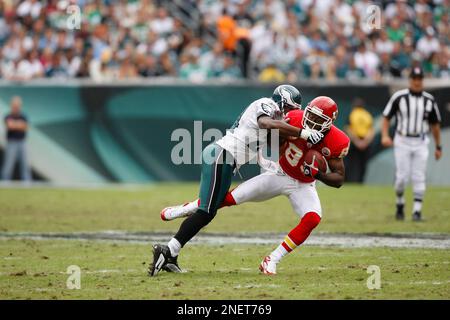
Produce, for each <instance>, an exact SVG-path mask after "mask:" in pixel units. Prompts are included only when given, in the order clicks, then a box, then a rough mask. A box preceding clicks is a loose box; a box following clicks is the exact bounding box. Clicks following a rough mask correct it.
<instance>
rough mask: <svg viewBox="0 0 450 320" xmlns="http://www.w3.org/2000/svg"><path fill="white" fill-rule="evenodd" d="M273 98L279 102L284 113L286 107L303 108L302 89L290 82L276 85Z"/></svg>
mask: <svg viewBox="0 0 450 320" xmlns="http://www.w3.org/2000/svg"><path fill="white" fill-rule="evenodd" d="M272 100H273V101H275V102H276V103H277V104H278V106H279V107H280V110H281V111H282V112H283V113H284V112H285V107H287V108H290V109H301V108H302V95H301V93H300V91H298V89H297V88H295V87H294V86H291V85H289V84H282V85H279V86H278V87H276V88H275V90H274V91H273V94H272Z"/></svg>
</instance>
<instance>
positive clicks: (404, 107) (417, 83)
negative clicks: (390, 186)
mask: <svg viewBox="0 0 450 320" xmlns="http://www.w3.org/2000/svg"><path fill="white" fill-rule="evenodd" d="M423 77H424V76H423V70H422V69H421V68H419V67H415V68H413V69H412V70H411V74H410V81H409V89H404V90H399V91H397V92H396V93H394V94H393V95H392V97H391V99H390V100H389V102H388V103H387V105H386V107H385V109H384V111H383V120H382V127H381V144H382V145H383V146H384V147H391V146H392V145H393V146H394V155H395V167H396V170H395V191H396V194H397V201H396V203H397V212H396V218H397V220H404V218H405V214H404V205H405V198H404V195H403V194H404V191H405V186H406V184H407V183H408V181H409V179H411V182H412V185H413V192H414V206H413V221H420V220H422V213H421V212H422V200H423V196H424V194H425V177H426V168H427V159H428V144H429V142H430V140H429V138H428V132H429V131H430V130H431V133H432V135H433V137H434V141H435V143H436V149H435V152H434V156H435V158H436V160H439V159H440V158H441V156H442V147H441V133H440V130H441V129H440V122H441V116H440V114H439V109H438V106H437V104H436V102H435V100H434V97H433V96H432V95H431V94H429V93H428V92H426V91H423ZM392 117H395V120H396V125H395V137H394V141H392V139H391V137H390V135H389V126H390V120H391V119H392Z"/></svg>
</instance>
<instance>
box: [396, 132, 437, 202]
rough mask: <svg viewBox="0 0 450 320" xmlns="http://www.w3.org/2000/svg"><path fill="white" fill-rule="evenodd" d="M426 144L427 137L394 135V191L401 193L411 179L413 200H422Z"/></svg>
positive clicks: (426, 158) (427, 142)
mask: <svg viewBox="0 0 450 320" xmlns="http://www.w3.org/2000/svg"><path fill="white" fill-rule="evenodd" d="M428 144H429V139H428V137H425V139H422V138H415V137H405V136H401V135H398V134H396V135H395V138H394V155H395V190H396V191H397V193H403V192H404V190H405V187H406V185H407V184H408V183H409V180H410V179H411V182H412V186H413V192H414V198H418V199H422V198H423V195H424V193H425V180H426V169H427V160H428V153H429V152H428Z"/></svg>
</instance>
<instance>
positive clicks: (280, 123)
mask: <svg viewBox="0 0 450 320" xmlns="http://www.w3.org/2000/svg"><path fill="white" fill-rule="evenodd" d="M258 126H259V127H260V128H261V129H268V130H272V129H277V130H279V132H280V137H283V138H287V137H296V138H297V137H300V138H302V139H303V140H306V141H308V142H311V143H312V144H316V143H319V142H320V141H321V140H322V139H323V134H322V133H321V132H319V131H317V130H309V129H301V128H297V127H294V126H291V125H290V124H289V123H287V122H286V121H284V120H274V119H272V118H270V117H268V116H260V117H259V118H258Z"/></svg>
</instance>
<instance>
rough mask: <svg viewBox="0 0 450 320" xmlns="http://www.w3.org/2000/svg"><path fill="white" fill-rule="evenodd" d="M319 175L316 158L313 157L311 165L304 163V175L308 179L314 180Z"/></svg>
mask: <svg viewBox="0 0 450 320" xmlns="http://www.w3.org/2000/svg"><path fill="white" fill-rule="evenodd" d="M318 173H319V168H318V163H317V161H316V156H313V159H312V161H311V163H307V162H306V161H304V162H303V174H304V175H305V176H307V177H311V178H314V177H315V176H316V175H317V174H318Z"/></svg>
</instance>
